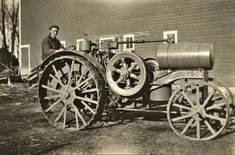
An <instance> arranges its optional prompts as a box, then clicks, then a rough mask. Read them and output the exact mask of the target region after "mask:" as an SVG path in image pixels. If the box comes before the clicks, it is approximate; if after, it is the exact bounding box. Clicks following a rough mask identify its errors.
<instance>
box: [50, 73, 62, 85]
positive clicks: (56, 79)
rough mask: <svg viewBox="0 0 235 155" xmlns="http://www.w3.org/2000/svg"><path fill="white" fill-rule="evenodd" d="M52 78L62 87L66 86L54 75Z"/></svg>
mask: <svg viewBox="0 0 235 155" xmlns="http://www.w3.org/2000/svg"><path fill="white" fill-rule="evenodd" d="M50 77H51V78H52V79H53V80H55V81H56V82H58V83H59V84H60V85H61V86H62V87H63V86H64V84H63V83H62V81H61V80H59V79H58V78H56V77H55V76H54V75H52V74H50Z"/></svg>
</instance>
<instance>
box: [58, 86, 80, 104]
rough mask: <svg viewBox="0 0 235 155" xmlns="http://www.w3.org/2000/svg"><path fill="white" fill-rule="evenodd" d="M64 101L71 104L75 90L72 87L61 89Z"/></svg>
mask: <svg viewBox="0 0 235 155" xmlns="http://www.w3.org/2000/svg"><path fill="white" fill-rule="evenodd" d="M61 92H62V96H63V101H64V103H67V104H71V103H73V101H74V99H75V98H76V94H75V90H74V89H73V88H72V87H68V88H67V89H66V88H65V89H64V90H62V91H61Z"/></svg>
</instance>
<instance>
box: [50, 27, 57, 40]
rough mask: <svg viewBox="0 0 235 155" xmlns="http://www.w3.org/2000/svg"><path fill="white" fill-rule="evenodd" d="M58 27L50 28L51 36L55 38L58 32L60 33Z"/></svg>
mask: <svg viewBox="0 0 235 155" xmlns="http://www.w3.org/2000/svg"><path fill="white" fill-rule="evenodd" d="M58 31H59V30H58V29H57V28H56V27H54V28H52V29H50V31H49V32H50V36H51V38H55V37H56V36H57V34H58Z"/></svg>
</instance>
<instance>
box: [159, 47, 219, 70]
mask: <svg viewBox="0 0 235 155" xmlns="http://www.w3.org/2000/svg"><path fill="white" fill-rule="evenodd" d="M214 57H215V56H214V51H213V45H212V44H211V43H177V44H160V45H159V47H158V50H157V61H158V63H159V68H160V69H192V68H203V69H208V70H210V69H212V68H213V66H214Z"/></svg>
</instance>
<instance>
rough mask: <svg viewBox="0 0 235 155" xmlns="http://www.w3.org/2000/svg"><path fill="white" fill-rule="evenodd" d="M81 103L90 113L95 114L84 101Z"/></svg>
mask: <svg viewBox="0 0 235 155" xmlns="http://www.w3.org/2000/svg"><path fill="white" fill-rule="evenodd" d="M81 102H82V104H83V105H84V106H85V107H86V108H87V109H88V110H90V112H91V113H92V114H95V111H94V110H92V109H91V107H89V106H88V105H87V104H86V103H85V102H84V101H81Z"/></svg>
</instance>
